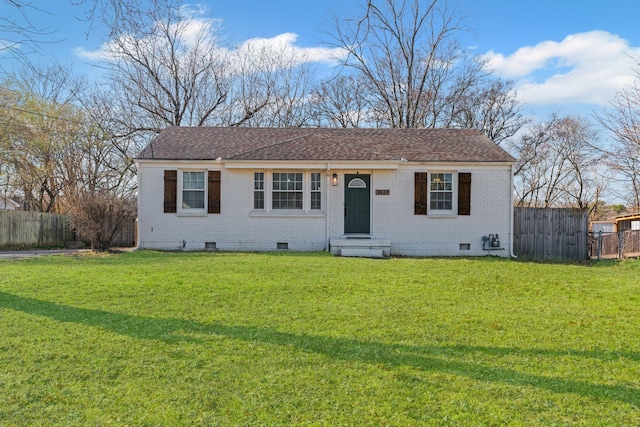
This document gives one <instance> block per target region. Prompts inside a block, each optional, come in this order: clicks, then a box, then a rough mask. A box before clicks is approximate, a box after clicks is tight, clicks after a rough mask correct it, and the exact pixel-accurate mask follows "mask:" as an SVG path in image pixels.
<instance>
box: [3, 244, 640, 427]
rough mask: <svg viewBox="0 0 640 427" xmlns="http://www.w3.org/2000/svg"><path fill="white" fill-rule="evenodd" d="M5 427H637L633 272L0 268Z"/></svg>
mask: <svg viewBox="0 0 640 427" xmlns="http://www.w3.org/2000/svg"><path fill="white" fill-rule="evenodd" d="M0 268H1V270H2V274H1V275H0V324H1V325H2V340H0V366H2V367H3V368H2V370H0V391H1V392H0V419H1V420H2V423H6V424H8V425H14V424H15V425H40V424H57V425H88V424H89V425H305V424H314V425H376V426H377V425H402V426H406V425H501V424H515V425H558V424H562V425H565V424H579V425H638V424H640V377H639V376H638V372H640V342H639V341H638V336H640V324H639V323H638V320H637V319H638V318H639V317H640V316H639V315H640V304H639V302H640V281H638V279H637V278H638V274H639V273H640V263H639V262H638V261H632V260H628V261H624V262H617V263H615V262H599V263H594V264H580V265H578V264H576V265H561V264H534V263H524V262H520V261H512V260H504V259H495V258H477V259H409V258H399V259H398V258H397V259H389V260H368V259H352V258H337V257H332V256H329V255H327V254H318V253H306V254H293V253H264V254H237V253H156V252H147V251H140V252H134V253H123V254H118V255H113V254H95V253H92V254H91V255H88V256H80V257H45V258H37V259H29V260H21V261H0Z"/></svg>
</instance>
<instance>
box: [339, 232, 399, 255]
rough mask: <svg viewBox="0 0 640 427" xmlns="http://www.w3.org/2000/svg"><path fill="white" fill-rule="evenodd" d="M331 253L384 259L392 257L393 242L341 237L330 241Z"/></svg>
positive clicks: (365, 237) (371, 238) (361, 237)
mask: <svg viewBox="0 0 640 427" xmlns="http://www.w3.org/2000/svg"><path fill="white" fill-rule="evenodd" d="M329 244H330V245H331V253H332V254H334V255H337V256H351V257H366V258H383V257H385V256H390V255H391V240H387V239H378V238H374V237H372V236H361V235H358V236H348V237H345V236H341V237H336V238H332V239H330V241H329Z"/></svg>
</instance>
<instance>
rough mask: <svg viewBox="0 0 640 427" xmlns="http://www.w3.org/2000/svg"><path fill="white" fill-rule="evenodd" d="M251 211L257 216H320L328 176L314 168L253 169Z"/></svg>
mask: <svg viewBox="0 0 640 427" xmlns="http://www.w3.org/2000/svg"><path fill="white" fill-rule="evenodd" d="M250 177H251V187H252V192H251V210H252V212H253V213H254V214H255V215H258V216H260V215H268V216H269V215H276V216H277V215H298V214H301V215H308V214H311V215H314V214H315V215H319V214H322V209H323V206H324V201H323V199H324V197H325V196H324V190H323V188H324V184H323V183H322V181H323V180H324V179H326V176H325V174H324V173H322V172H313V171H278V170H276V171H269V170H266V171H260V170H257V171H253V172H252V173H251V175H250Z"/></svg>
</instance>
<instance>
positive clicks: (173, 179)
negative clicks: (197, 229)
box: [164, 170, 178, 213]
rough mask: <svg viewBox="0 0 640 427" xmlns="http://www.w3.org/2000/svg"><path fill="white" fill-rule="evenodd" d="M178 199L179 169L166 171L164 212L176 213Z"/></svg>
mask: <svg viewBox="0 0 640 427" xmlns="http://www.w3.org/2000/svg"><path fill="white" fill-rule="evenodd" d="M177 200H178V171H172V170H166V171H164V213H176V206H177Z"/></svg>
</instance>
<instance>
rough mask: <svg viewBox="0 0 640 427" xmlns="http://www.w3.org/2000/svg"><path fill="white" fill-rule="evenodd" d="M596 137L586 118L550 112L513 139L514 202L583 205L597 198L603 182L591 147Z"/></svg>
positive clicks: (538, 205) (584, 206) (597, 158)
mask: <svg viewBox="0 0 640 427" xmlns="http://www.w3.org/2000/svg"><path fill="white" fill-rule="evenodd" d="M596 137H597V136H596V133H595V132H594V131H593V130H592V129H591V128H590V127H589V125H588V122H587V121H586V120H584V119H580V118H578V117H571V116H567V117H559V116H557V115H556V114H554V115H552V116H551V118H550V119H549V121H547V122H544V123H538V124H536V125H534V126H532V128H531V129H530V130H529V131H528V132H527V133H526V134H525V135H523V136H522V137H521V138H520V139H519V140H518V141H516V142H513V143H512V146H511V149H512V153H513V154H514V155H515V157H516V158H517V159H518V163H517V164H516V168H515V171H514V175H515V178H516V183H515V191H516V194H517V198H518V204H519V205H521V206H531V207H559V206H565V207H568V206H571V207H579V208H587V207H590V206H591V204H592V203H594V202H595V201H597V200H598V199H599V197H600V195H601V193H602V190H603V185H604V183H603V180H601V179H599V175H598V168H597V167H598V165H599V163H600V157H599V156H598V155H597V154H596V153H595V151H594V150H593V149H592V147H593V145H594V144H595V140H596Z"/></svg>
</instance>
